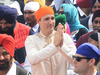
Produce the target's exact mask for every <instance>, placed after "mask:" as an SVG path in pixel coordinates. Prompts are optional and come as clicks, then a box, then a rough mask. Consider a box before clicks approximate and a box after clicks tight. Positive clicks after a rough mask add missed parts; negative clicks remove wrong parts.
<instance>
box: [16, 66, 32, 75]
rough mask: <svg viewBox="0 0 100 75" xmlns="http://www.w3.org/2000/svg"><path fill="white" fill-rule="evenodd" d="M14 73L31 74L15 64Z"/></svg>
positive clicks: (17, 74)
mask: <svg viewBox="0 0 100 75" xmlns="http://www.w3.org/2000/svg"><path fill="white" fill-rule="evenodd" d="M16 75H31V73H30V72H28V71H26V70H25V69H23V68H21V67H19V66H17V65H16Z"/></svg>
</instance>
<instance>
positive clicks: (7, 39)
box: [0, 34, 31, 75]
mask: <svg viewBox="0 0 100 75" xmlns="http://www.w3.org/2000/svg"><path fill="white" fill-rule="evenodd" d="M14 51H15V42H14V39H13V37H12V36H10V35H7V34H0V74H1V75H31V74H30V73H29V72H28V71H26V70H25V69H23V68H21V67H20V66H17V65H16V64H15V63H14V62H13V56H14Z"/></svg>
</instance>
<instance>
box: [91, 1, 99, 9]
mask: <svg viewBox="0 0 100 75" xmlns="http://www.w3.org/2000/svg"><path fill="white" fill-rule="evenodd" d="M96 1H97V0H91V8H93V6H94V4H95V2H96ZM98 2H99V3H100V0H98Z"/></svg>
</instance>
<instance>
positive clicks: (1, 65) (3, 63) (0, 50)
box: [0, 46, 12, 71]
mask: <svg viewBox="0 0 100 75" xmlns="http://www.w3.org/2000/svg"><path fill="white" fill-rule="evenodd" d="M11 64H12V57H11V56H10V54H9V53H8V51H7V50H6V49H5V48H4V47H2V46H0V71H4V70H8V69H9V68H10V67H11Z"/></svg>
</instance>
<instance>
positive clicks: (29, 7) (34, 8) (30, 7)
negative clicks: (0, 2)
mask: <svg viewBox="0 0 100 75" xmlns="http://www.w3.org/2000/svg"><path fill="white" fill-rule="evenodd" d="M39 8H40V5H39V3H38V2H29V3H26V5H25V6H24V11H25V10H32V11H37V10H38V9H39Z"/></svg>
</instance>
